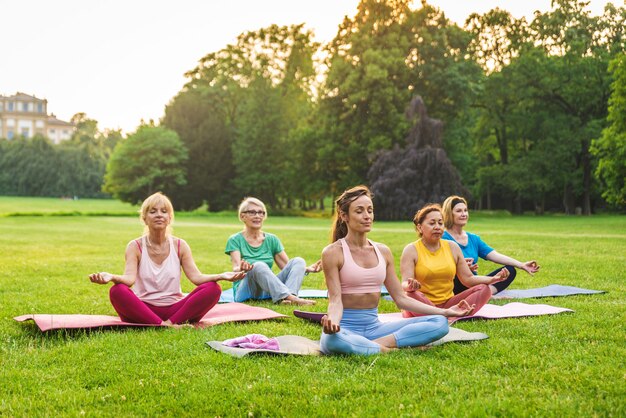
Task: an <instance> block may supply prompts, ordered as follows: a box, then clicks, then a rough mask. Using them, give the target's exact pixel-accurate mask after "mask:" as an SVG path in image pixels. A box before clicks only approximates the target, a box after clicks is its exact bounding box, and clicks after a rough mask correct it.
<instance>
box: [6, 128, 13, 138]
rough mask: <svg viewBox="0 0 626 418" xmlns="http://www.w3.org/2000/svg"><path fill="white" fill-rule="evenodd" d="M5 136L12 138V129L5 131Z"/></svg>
mask: <svg viewBox="0 0 626 418" xmlns="http://www.w3.org/2000/svg"><path fill="white" fill-rule="evenodd" d="M7 138H9V139H13V131H12V130H9V131H7Z"/></svg>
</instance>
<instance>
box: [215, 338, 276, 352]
mask: <svg viewBox="0 0 626 418" xmlns="http://www.w3.org/2000/svg"><path fill="white" fill-rule="evenodd" d="M222 344H224V345H227V346H229V347H240V348H253V349H265V350H272V351H279V350H280V345H279V344H278V340H277V339H276V338H268V337H266V336H265V335H262V334H248V335H244V336H243V337H237V338H231V339H230V340H226V341H224V342H223V343H222Z"/></svg>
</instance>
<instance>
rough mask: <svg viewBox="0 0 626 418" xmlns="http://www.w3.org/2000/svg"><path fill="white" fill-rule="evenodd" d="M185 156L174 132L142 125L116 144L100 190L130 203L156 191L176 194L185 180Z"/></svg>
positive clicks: (183, 148) (138, 201) (184, 149)
mask: <svg viewBox="0 0 626 418" xmlns="http://www.w3.org/2000/svg"><path fill="white" fill-rule="evenodd" d="M187 159H188V154H187V149H186V148H185V146H184V144H183V143H182V142H181V140H180V139H179V137H178V135H177V134H176V132H174V131H171V130H169V129H165V128H161V127H156V126H148V125H142V126H140V127H139V128H138V129H137V132H135V133H134V134H132V135H130V136H129V137H128V138H126V139H125V140H123V141H121V142H119V143H118V144H117V146H116V147H115V150H114V151H113V155H111V158H110V159H109V162H108V164H107V168H106V174H105V183H104V187H103V190H104V191H105V192H108V193H111V194H112V195H113V196H114V197H116V198H118V199H120V200H122V201H124V202H129V203H132V204H138V203H141V202H142V201H143V200H144V199H145V198H146V196H148V195H150V194H152V193H155V192H157V191H162V192H164V193H166V194H170V193H175V192H176V189H177V188H178V187H180V186H183V185H184V184H185V183H186V180H185V174H186V167H185V163H186V162H187ZM173 203H174V205H175V206H176V202H173ZM176 207H177V208H178V206H176Z"/></svg>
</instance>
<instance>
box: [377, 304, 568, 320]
mask: <svg viewBox="0 0 626 418" xmlns="http://www.w3.org/2000/svg"><path fill="white" fill-rule="evenodd" d="M561 312H574V311H573V310H571V309H567V308H559V307H557V306H550V305H541V304H536V305H531V304H528V303H521V302H512V303H507V304H506V305H502V306H500V305H492V304H490V303H488V304H486V305H485V306H483V307H482V308H481V309H480V310H479V311H478V312H476V313H475V314H474V315H471V316H463V317H461V318H448V321H449V322H450V323H453V322H456V321H463V320H467V319H499V318H518V317H522V316H539V315H553V314H558V313H561ZM378 318H379V319H380V321H381V322H391V321H397V320H398V319H402V314H401V313H400V312H394V313H388V314H379V315H378Z"/></svg>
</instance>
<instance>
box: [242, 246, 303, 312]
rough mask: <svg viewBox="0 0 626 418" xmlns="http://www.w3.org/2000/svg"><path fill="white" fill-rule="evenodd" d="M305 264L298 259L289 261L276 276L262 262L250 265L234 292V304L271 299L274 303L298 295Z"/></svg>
mask: <svg viewBox="0 0 626 418" xmlns="http://www.w3.org/2000/svg"><path fill="white" fill-rule="evenodd" d="M305 272H306V263H305V262H304V259H302V258H300V257H294V258H292V259H290V260H289V262H288V263H287V265H286V266H285V268H283V269H282V270H281V271H280V272H279V273H278V274H274V272H273V271H272V269H271V268H270V267H269V266H268V265H267V264H265V263H263V262H257V263H254V264H253V265H252V270H250V271H249V272H248V273H247V274H246V277H245V278H244V279H243V280H241V282H240V284H239V286H238V287H237V291H236V292H235V302H244V301H246V300H248V299H270V298H271V299H272V301H273V302H274V303H276V302H279V301H281V300H283V299H285V298H286V297H287V296H289V295H296V296H297V295H298V291H299V290H300V287H302V281H303V280H304V273H305Z"/></svg>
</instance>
